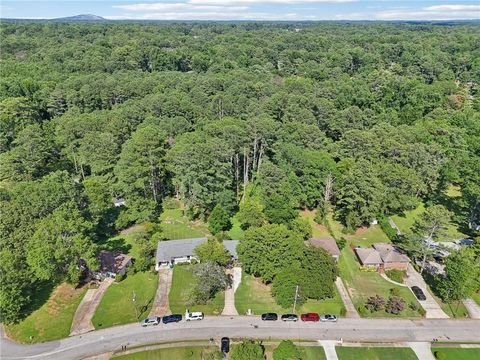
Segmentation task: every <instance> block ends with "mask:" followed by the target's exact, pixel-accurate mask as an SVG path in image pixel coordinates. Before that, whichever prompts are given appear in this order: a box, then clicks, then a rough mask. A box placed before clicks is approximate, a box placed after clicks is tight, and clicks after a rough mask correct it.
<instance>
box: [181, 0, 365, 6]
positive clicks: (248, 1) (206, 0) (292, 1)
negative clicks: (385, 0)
mask: <svg viewBox="0 0 480 360" xmlns="http://www.w3.org/2000/svg"><path fill="white" fill-rule="evenodd" d="M355 1H357V0H189V1H188V2H189V3H191V4H197V5H199V4H202V5H223V6H236V5H271V4H277V5H299V4H321V3H330V4H338V3H349V2H355Z"/></svg>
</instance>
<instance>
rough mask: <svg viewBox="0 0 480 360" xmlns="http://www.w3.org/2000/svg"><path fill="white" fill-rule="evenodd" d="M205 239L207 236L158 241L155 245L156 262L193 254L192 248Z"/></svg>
mask: <svg viewBox="0 0 480 360" xmlns="http://www.w3.org/2000/svg"><path fill="white" fill-rule="evenodd" d="M205 241H207V238H205V237H204V238H193V239H181V240H167V241H159V242H158V245H157V255H156V259H157V264H158V263H159V262H166V261H171V260H172V259H173V258H176V257H182V256H192V255H194V249H195V248H196V247H197V246H198V245H200V244H203V243H204V242H205Z"/></svg>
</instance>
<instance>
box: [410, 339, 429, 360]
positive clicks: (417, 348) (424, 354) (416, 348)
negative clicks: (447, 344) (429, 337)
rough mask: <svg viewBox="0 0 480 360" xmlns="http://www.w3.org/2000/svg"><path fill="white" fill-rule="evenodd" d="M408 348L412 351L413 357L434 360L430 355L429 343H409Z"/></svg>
mask: <svg viewBox="0 0 480 360" xmlns="http://www.w3.org/2000/svg"><path fill="white" fill-rule="evenodd" d="M407 345H408V346H410V348H411V349H412V350H413V352H414V353H415V355H417V357H418V358H419V359H421V360H436V359H435V356H433V354H432V348H431V346H430V342H409V343H407Z"/></svg>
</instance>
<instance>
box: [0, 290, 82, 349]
mask: <svg viewBox="0 0 480 360" xmlns="http://www.w3.org/2000/svg"><path fill="white" fill-rule="evenodd" d="M48 290H49V289H43V293H44V294H43V296H42V294H35V295H36V297H37V298H38V299H40V298H47V297H48V301H46V302H45V303H44V304H43V305H42V306H41V307H39V308H38V309H37V310H35V311H34V312H32V313H31V314H30V315H29V316H27V317H26V318H25V319H24V320H22V321H20V322H19V323H18V324H14V325H9V326H6V332H7V334H8V336H9V337H10V338H12V339H14V340H16V341H19V342H22V343H36V342H41V341H49V340H56V339H61V338H64V337H67V336H68V334H70V327H71V325H72V320H73V316H74V315H75V311H76V310H77V307H78V304H80V301H81V300H82V298H83V296H84V295H85V293H86V291H87V289H86V288H81V289H74V288H72V286H71V285H69V284H67V283H63V284H61V285H59V286H57V287H56V288H55V289H54V290H53V291H52V292H51V294H49V291H48Z"/></svg>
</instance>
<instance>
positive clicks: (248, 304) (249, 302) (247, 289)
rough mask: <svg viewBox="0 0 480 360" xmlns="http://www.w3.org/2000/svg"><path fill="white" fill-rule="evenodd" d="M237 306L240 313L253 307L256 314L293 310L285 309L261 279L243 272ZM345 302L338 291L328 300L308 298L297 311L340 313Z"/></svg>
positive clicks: (237, 293)
mask: <svg viewBox="0 0 480 360" xmlns="http://www.w3.org/2000/svg"><path fill="white" fill-rule="evenodd" d="M235 307H236V308H237V311H238V313H239V314H240V315H244V314H246V313H247V310H248V309H252V311H253V313H254V314H255V315H258V314H261V313H264V312H276V313H278V314H282V313H286V312H292V309H291V308H288V309H284V308H282V307H281V306H280V305H278V304H277V303H276V302H275V299H274V298H273V297H272V296H271V294H270V286H269V285H265V284H263V283H262V282H261V281H260V279H255V278H254V277H253V276H251V275H247V274H243V273H242V282H241V283H240V286H239V287H238V289H237V291H236V292H235ZM343 308H344V307H343V303H342V300H341V299H340V296H339V295H338V293H336V294H335V297H334V298H333V299H326V300H308V301H307V302H306V303H305V304H304V305H303V306H302V307H301V308H299V309H297V313H303V312H309V311H311V312H318V313H321V314H324V313H333V314H337V315H340V314H342V313H343V310H342V309H343Z"/></svg>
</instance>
